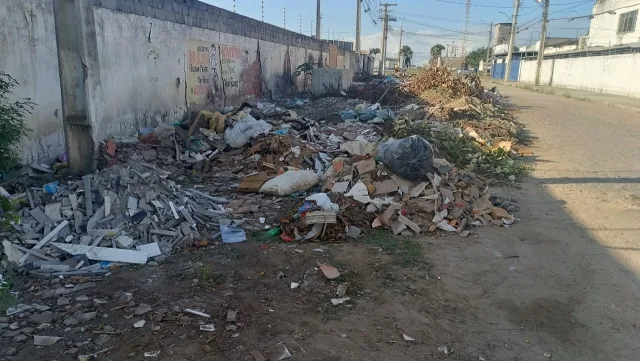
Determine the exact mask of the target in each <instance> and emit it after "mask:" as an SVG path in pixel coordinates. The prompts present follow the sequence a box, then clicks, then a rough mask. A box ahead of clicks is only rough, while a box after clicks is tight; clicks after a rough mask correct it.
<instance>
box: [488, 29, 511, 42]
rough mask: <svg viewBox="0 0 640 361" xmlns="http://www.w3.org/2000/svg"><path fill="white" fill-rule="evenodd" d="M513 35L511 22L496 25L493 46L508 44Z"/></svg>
mask: <svg viewBox="0 0 640 361" xmlns="http://www.w3.org/2000/svg"><path fill="white" fill-rule="evenodd" d="M510 36H511V23H500V24H496V25H495V26H494V31H493V42H492V44H493V46H496V45H502V44H507V43H508V42H509V37H510Z"/></svg>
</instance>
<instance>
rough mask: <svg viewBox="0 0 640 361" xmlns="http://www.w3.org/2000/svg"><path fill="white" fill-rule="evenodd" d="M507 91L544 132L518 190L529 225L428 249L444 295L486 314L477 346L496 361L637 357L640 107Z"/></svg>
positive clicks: (529, 122)
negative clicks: (528, 178) (529, 176)
mask: <svg viewBox="0 0 640 361" xmlns="http://www.w3.org/2000/svg"><path fill="white" fill-rule="evenodd" d="M501 90H503V92H504V93H505V94H506V95H509V96H511V97H512V101H513V103H514V104H515V105H516V107H517V108H518V111H517V116H518V119H519V120H520V121H521V122H522V123H524V124H525V125H526V126H527V129H528V130H529V131H530V132H531V135H532V136H534V137H536V138H537V139H536V140H535V146H534V149H533V151H534V152H535V172H534V173H533V179H532V180H531V181H530V182H528V183H527V184H525V185H524V187H523V189H522V191H520V192H517V194H516V195H515V198H516V199H518V200H520V204H521V205H522V206H523V207H522V209H521V212H520V213H519V216H520V217H521V218H522V220H523V221H522V223H520V224H519V225H518V226H517V227H514V228H512V229H510V230H508V231H507V232H503V231H499V230H496V229H486V230H483V231H481V232H479V237H477V238H475V239H474V240H473V242H471V244H470V245H463V244H464V243H466V242H455V241H453V240H445V241H443V242H442V243H439V242H436V244H434V246H433V248H432V250H431V253H430V255H429V258H430V260H431V262H432V264H433V265H434V272H435V273H438V272H440V273H442V274H443V278H442V283H443V290H445V292H444V294H445V295H446V297H449V298H450V299H451V300H455V299H459V300H460V299H462V300H466V301H467V302H468V307H469V308H470V309H472V310H474V311H473V313H474V314H475V315H476V316H477V321H478V323H477V324H476V325H473V326H472V327H471V328H470V330H468V331H466V332H465V331H461V334H463V335H465V336H466V337H465V338H464V339H465V342H466V343H467V347H471V344H475V345H476V346H477V347H478V349H479V350H482V351H483V352H486V351H487V350H488V349H491V350H492V352H491V353H489V354H490V355H491V357H490V358H488V357H487V360H489V359H492V360H543V359H544V356H543V355H544V353H549V354H551V355H552V357H553V359H556V360H637V359H638V356H637V355H638V350H639V348H640V347H639V346H638V345H637V342H636V341H634V340H638V338H639V336H640V303H639V302H638V301H639V300H640V283H639V282H638V279H639V277H640V253H639V251H640V246H639V244H638V235H639V232H638V230H639V229H640V228H639V227H638V219H640V164H639V162H638V159H640V147H638V134H640V133H639V132H640V122H639V120H640V119H639V118H638V114H637V113H634V112H630V111H627V110H622V109H619V108H614V107H606V106H603V105H601V104H598V103H590V102H582V101H578V100H574V99H567V98H563V97H560V96H554V95H546V94H539V93H534V92H530V91H527V90H521V89H514V88H508V87H507V88H502V89H501ZM509 193H510V192H509ZM453 243H458V245H459V246H458V247H456V248H454V247H452V244H453ZM511 257H517V258H511ZM469 331H471V332H469ZM467 332H469V333H467ZM483 343H484V344H483ZM487 353H488V352H487ZM485 357H486V356H485Z"/></svg>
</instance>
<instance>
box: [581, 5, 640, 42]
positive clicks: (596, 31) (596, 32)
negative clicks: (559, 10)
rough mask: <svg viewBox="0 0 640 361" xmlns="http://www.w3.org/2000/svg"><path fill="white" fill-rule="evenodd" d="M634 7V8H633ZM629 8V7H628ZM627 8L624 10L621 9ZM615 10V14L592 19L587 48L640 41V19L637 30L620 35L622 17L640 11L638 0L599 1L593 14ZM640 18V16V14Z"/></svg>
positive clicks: (594, 7)
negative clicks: (630, 12) (619, 23)
mask: <svg viewBox="0 0 640 361" xmlns="http://www.w3.org/2000/svg"><path fill="white" fill-rule="evenodd" d="M631 5H633V6H631ZM627 6H629V7H627ZM622 7H625V8H624V9H620V8H622ZM613 9H618V10H615V14H601V15H597V16H595V17H594V18H593V19H591V25H590V26H589V40H588V41H587V46H614V45H621V44H631V43H637V42H639V41H640V19H639V20H638V21H637V22H636V29H635V31H634V32H630V33H620V34H619V33H618V22H619V20H620V15H621V14H624V13H627V12H629V11H633V10H638V9H640V4H638V1H637V0H599V1H597V2H596V4H595V5H594V6H593V14H597V13H602V12H606V11H609V10H613ZM639 16H640V14H639Z"/></svg>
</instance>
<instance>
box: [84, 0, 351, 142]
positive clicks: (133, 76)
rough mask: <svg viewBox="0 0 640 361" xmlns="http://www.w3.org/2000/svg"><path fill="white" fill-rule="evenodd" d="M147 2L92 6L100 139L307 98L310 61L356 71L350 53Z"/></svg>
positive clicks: (197, 6)
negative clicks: (266, 101)
mask: <svg viewBox="0 0 640 361" xmlns="http://www.w3.org/2000/svg"><path fill="white" fill-rule="evenodd" d="M147 2H149V3H151V4H152V5H151V7H150V6H149V5H145V6H139V4H141V3H143V1H131V3H133V5H132V6H131V7H121V6H120V5H119V3H115V4H113V3H109V2H105V1H95V2H94V4H95V5H99V6H95V7H94V18H95V22H96V38H97V42H98V46H97V47H98V49H99V52H98V57H99V63H100V77H101V88H102V93H103V94H102V103H103V104H104V106H103V107H102V108H101V109H102V110H103V112H102V113H101V114H96V116H95V118H96V119H101V122H100V123H99V124H97V127H98V130H97V134H98V138H100V137H107V136H109V135H111V134H114V133H119V132H122V131H125V130H127V129H129V128H139V127H140V126H148V125H153V124H157V123H159V122H166V121H176V120H181V119H182V118H183V117H184V116H185V115H186V114H187V113H189V112H192V111H196V110H199V109H202V108H207V107H209V108H213V107H220V106H225V105H230V104H238V103H240V102H242V101H245V100H249V99H252V98H262V97H278V96H283V95H286V94H291V93H294V92H298V91H302V90H304V88H305V84H304V81H305V79H304V77H303V76H299V77H295V75H294V72H295V69H296V67H297V66H298V65H300V64H302V63H304V62H307V61H309V62H313V63H315V64H317V66H320V67H328V68H341V69H346V68H352V67H354V66H355V55H354V54H353V53H352V52H348V51H344V50H341V49H338V48H337V47H336V46H335V45H333V44H327V43H324V42H321V41H315V40H314V39H311V38H309V37H306V36H304V35H301V34H297V33H293V32H290V31H287V30H284V29H281V28H277V27H275V26H271V25H267V24H262V23H260V22H257V21H255V20H253V19H249V18H246V17H244V16H241V15H237V14H234V13H230V12H228V11H225V10H222V9H219V8H216V7H213V6H209V5H206V4H202V3H199V2H189V1H187V2H182V1H181V2H173V1H158V2H155V1H151V0H148V1H147ZM153 4H156V5H157V6H159V7H156V8H153V7H152V6H153ZM184 4H187V7H186V8H185V7H184V6H183V5H184ZM114 5H115V7H114ZM122 6H124V5H122ZM114 9H115V10H114ZM221 30H222V31H221ZM247 35H249V36H247ZM96 100H97V99H96Z"/></svg>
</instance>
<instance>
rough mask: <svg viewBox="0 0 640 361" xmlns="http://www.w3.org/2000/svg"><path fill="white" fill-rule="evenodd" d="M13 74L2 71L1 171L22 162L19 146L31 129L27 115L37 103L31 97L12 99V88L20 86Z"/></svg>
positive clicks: (0, 103) (0, 89) (0, 101)
mask: <svg viewBox="0 0 640 361" xmlns="http://www.w3.org/2000/svg"><path fill="white" fill-rule="evenodd" d="M19 85H20V84H18V82H17V81H16V80H15V79H14V78H12V77H11V75H9V74H7V73H5V72H3V71H0V130H1V131H0V173H5V172H7V171H9V170H11V169H12V168H14V167H16V166H17V165H18V164H19V163H20V154H19V153H18V146H19V145H20V143H21V142H22V139H23V138H25V137H27V136H28V135H29V132H30V131H31V130H30V129H29V128H28V127H27V125H26V119H25V118H26V117H27V116H28V115H29V114H31V112H32V111H33V107H34V106H35V103H33V102H32V101H31V99H29V98H25V99H22V100H16V101H12V100H10V99H9V98H10V96H11V95H12V94H13V91H12V89H13V88H15V87H17V86H19Z"/></svg>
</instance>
